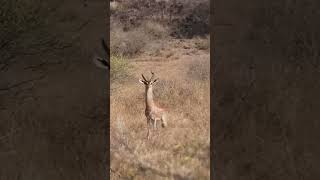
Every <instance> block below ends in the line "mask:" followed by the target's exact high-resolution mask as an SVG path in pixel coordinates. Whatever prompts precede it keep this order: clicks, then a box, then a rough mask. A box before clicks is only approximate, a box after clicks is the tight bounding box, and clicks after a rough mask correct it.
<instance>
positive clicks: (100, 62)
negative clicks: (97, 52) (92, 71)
mask: <svg viewBox="0 0 320 180" xmlns="http://www.w3.org/2000/svg"><path fill="white" fill-rule="evenodd" d="M101 44H102V48H103V50H104V51H105V53H106V56H105V58H102V57H99V56H95V57H94V58H93V62H94V63H95V64H96V65H97V66H98V67H100V68H103V69H110V63H109V62H110V61H109V59H110V49H109V47H108V46H107V44H106V42H105V41H104V39H103V38H101Z"/></svg>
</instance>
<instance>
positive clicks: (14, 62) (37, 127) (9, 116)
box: [0, 0, 109, 180]
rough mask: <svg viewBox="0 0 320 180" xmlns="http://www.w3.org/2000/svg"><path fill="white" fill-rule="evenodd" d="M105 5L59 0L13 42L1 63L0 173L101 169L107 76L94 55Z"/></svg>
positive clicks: (101, 172) (98, 0)
mask: <svg viewBox="0 0 320 180" xmlns="http://www.w3.org/2000/svg"><path fill="white" fill-rule="evenodd" d="M106 9H107V4H106V1H103V0H91V1H89V2H87V6H84V5H83V1H75V0H70V1H62V4H59V6H58V8H57V9H56V11H54V12H52V13H51V14H50V17H49V19H48V23H47V24H48V25H47V26H44V27H39V28H34V29H33V30H32V31H30V32H27V33H24V34H22V35H21V36H20V37H19V38H18V39H17V40H16V45H14V46H12V47H13V48H11V49H10V51H9V53H10V52H12V55H13V56H12V57H11V58H10V60H9V63H8V66H3V67H2V70H1V71H0V78H1V81H0V117H1V119H0V123H1V125H0V130H1V131H0V132H1V134H0V162H1V165H0V166H1V168H0V179H7V180H9V179H33V180H43V179H68V180H70V179H77V180H79V179H103V178H104V177H105V175H106V173H107V172H106V164H107V163H106V162H108V159H106V151H107V146H106V144H107V135H106V133H107V132H106V126H107V124H108V123H107V119H106V118H107V116H108V113H109V111H108V110H109V105H108V99H109V96H108V89H109V83H108V81H107V79H108V78H107V72H105V71H103V70H100V69H98V68H96V67H95V66H94V65H93V63H92V61H91V59H92V56H93V53H94V52H97V50H98V49H99V48H100V41H99V38H101V37H105V38H107V33H106V32H107V26H106V25H107V24H106V23H107V18H106V17H107V14H106ZM2 53H8V51H7V52H2ZM1 56H2V57H5V56H4V54H2V55H1Z"/></svg>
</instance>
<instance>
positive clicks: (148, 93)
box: [145, 86, 154, 109]
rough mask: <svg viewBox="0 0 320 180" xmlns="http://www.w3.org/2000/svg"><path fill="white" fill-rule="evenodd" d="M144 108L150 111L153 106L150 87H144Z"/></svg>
mask: <svg viewBox="0 0 320 180" xmlns="http://www.w3.org/2000/svg"><path fill="white" fill-rule="evenodd" d="M145 99H146V108H147V109H151V108H152V107H153V106H154V101H153V90H152V86H149V87H146V97H145Z"/></svg>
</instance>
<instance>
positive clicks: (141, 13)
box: [110, 0, 210, 179]
mask: <svg viewBox="0 0 320 180" xmlns="http://www.w3.org/2000/svg"><path fill="white" fill-rule="evenodd" d="M143 4H145V1H138V0H135V1H123V2H122V3H120V4H118V5H117V7H116V6H115V7H113V12H112V15H111V52H112V54H114V55H116V56H119V55H120V56H126V57H127V61H126V63H128V64H125V66H123V65H124V64H123V63H120V64H117V63H114V62H111V64H113V63H114V64H113V66H111V77H114V78H111V97H110V103H111V104H110V105H111V114H110V116H111V119H110V129H111V132H110V138H111V178H112V179H163V178H174V179H186V178H188V179H209V177H210V172H209V169H210V136H209V133H210V128H209V126H210V113H209V105H210V100H209V97H210V87H209V76H210V75H209V74H210V69H209V65H210V63H209V51H208V50H209V49H210V42H209V36H198V37H197V38H193V39H175V38H173V36H172V33H173V30H174V31H176V30H177V29H176V28H177V27H176V26H177V24H176V23H177V22H179V21H176V20H175V22H176V23H171V22H169V18H168V17H167V16H166V17H165V18H164V19H159V17H161V16H160V12H161V11H159V10H161V8H159V6H157V5H156V4H154V5H155V6H154V7H153V9H152V8H146V6H143ZM169 5H170V4H167V6H168V7H169ZM187 5H188V6H187ZM189 7H193V6H191V1H190V2H187V1H186V2H184V8H183V11H182V14H183V15H182V14H175V17H174V18H173V19H177V18H178V19H181V20H183V19H184V17H188V15H189V14H190V13H191V12H193V8H189ZM207 15H209V14H207ZM189 20H190V19H189ZM189 20H188V19H186V20H183V21H185V22H188V21H189ZM172 22H173V21H172ZM178 24H179V23H178ZM185 27H186V26H185V25H184V26H180V27H178V29H179V28H182V29H183V28H185ZM188 27H189V26H188ZM188 27H186V28H187V29H188ZM111 60H112V59H111ZM112 67H114V68H113V70H112ZM118 67H119V68H118ZM123 67H129V68H123ZM124 69H125V71H123V70H124ZM150 70H152V71H154V72H155V74H156V76H158V77H159V78H160V80H159V81H158V83H157V84H156V85H155V87H154V96H155V101H156V103H157V104H158V105H160V106H161V107H164V108H166V109H167V110H168V113H169V115H168V127H167V128H165V129H163V128H161V127H158V129H157V130H156V131H155V132H154V134H153V136H152V138H151V140H150V141H147V139H146V136H147V122H146V117H145V115H144V109H145V100H144V91H145V87H144V86H143V85H142V84H140V83H139V82H138V80H139V78H140V76H141V73H144V74H145V75H146V76H148V75H150ZM124 73H125V74H126V76H123V74H124Z"/></svg>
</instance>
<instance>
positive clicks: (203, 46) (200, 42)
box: [195, 35, 210, 51]
mask: <svg viewBox="0 0 320 180" xmlns="http://www.w3.org/2000/svg"><path fill="white" fill-rule="evenodd" d="M195 47H196V48H197V49H199V50H205V51H210V36H209V35H208V36H206V37H205V38H202V37H196V38H195Z"/></svg>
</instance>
